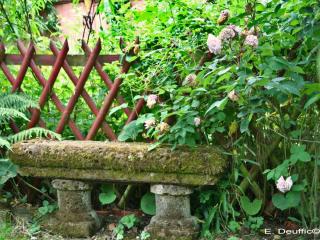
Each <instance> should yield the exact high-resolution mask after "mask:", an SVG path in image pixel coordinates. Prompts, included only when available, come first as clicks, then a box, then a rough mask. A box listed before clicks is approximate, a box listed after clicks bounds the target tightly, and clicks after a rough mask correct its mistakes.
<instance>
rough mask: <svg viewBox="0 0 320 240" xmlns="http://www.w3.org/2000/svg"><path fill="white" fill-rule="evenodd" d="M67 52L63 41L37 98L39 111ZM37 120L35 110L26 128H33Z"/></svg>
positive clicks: (38, 115)
mask: <svg viewBox="0 0 320 240" xmlns="http://www.w3.org/2000/svg"><path fill="white" fill-rule="evenodd" d="M68 51H69V46H68V42H67V41H65V42H64V44H63V47H62V50H61V52H60V54H59V55H58V57H57V59H56V61H55V63H54V65H53V68H52V70H51V73H50V76H49V78H48V81H47V82H46V85H45V87H44V88H43V90H42V93H41V95H40V98H39V107H40V109H42V108H43V107H44V106H45V104H46V101H47V99H48V95H49V94H50V92H51V91H52V88H53V85H54V83H55V81H56V79H57V77H58V74H59V72H60V69H61V67H62V64H63V62H64V60H65V58H66V56H67V54H68ZM39 118H40V110H39V109H37V110H36V111H34V113H33V115H32V117H31V120H30V122H29V125H28V126H29V127H34V126H35V125H36V124H37V123H38V121H39Z"/></svg>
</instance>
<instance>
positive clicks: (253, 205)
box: [240, 196, 262, 216]
mask: <svg viewBox="0 0 320 240" xmlns="http://www.w3.org/2000/svg"><path fill="white" fill-rule="evenodd" d="M240 204H241V207H242V209H243V210H244V211H245V212H246V214H248V215H250V216H253V215H256V214H257V213H258V212H259V211H260V209H261V206H262V200H259V199H254V200H253V201H252V202H251V201H250V199H249V198H248V197H247V196H242V197H241V198H240Z"/></svg>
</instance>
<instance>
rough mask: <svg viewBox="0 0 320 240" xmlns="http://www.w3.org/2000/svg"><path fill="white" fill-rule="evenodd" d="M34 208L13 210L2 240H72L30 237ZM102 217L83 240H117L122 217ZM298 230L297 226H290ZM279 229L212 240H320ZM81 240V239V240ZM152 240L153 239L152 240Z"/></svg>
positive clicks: (133, 235)
mask: <svg viewBox="0 0 320 240" xmlns="http://www.w3.org/2000/svg"><path fill="white" fill-rule="evenodd" d="M33 211H34V209H32V208H29V209H27V208H20V209H15V210H13V213H14V216H13V218H12V226H13V227H12V230H11V234H10V235H8V236H5V237H2V236H1V233H0V240H11V239H12V240H29V239H30V240H71V239H70V238H64V237H62V236H58V235H54V234H52V233H50V232H47V231H45V230H43V229H40V230H39V231H38V232H37V233H36V234H34V235H32V236H31V235H30V227H32V226H31V225H30V223H28V222H30V220H31V219H32V212H33ZM100 217H101V218H102V219H103V222H104V224H103V227H102V228H101V230H100V231H99V232H98V233H97V234H96V235H95V236H92V237H91V238H87V239H81V240H115V239H116V237H115V236H114V234H113V229H114V228H115V227H116V224H117V223H118V222H119V219H120V216H119V215H118V214H116V215H113V214H110V213H109V214H108V217H107V218H106V217H104V216H103V215H101V214H100ZM139 220H140V221H139V223H138V224H137V227H134V228H132V229H131V230H130V231H128V232H126V237H125V240H134V239H135V240H137V239H139V237H138V236H139V233H140V232H141V231H142V230H143V228H144V227H145V226H146V225H147V224H148V223H149V221H150V217H149V216H146V215H140V216H139ZM289 227H293V228H296V227H297V226H289ZM279 228H285V229H288V226H281V225H279V224H275V223H274V222H272V221H265V224H264V226H263V228H262V229H261V230H260V231H257V232H255V233H251V232H250V231H249V230H248V229H245V228H243V229H241V231H240V233H239V234H236V235H234V234H220V235H217V236H215V237H214V238H212V240H282V239H283V240H320V235H318V236H310V235H309V236H306V235H287V236H285V235H280V234H275V233H276V230H275V229H279ZM265 229H270V230H271V233H272V234H270V235H266V234H265V231H266V230H265ZM72 240H78V239H72ZM79 240H80V239H79ZM150 240H151V239H150Z"/></svg>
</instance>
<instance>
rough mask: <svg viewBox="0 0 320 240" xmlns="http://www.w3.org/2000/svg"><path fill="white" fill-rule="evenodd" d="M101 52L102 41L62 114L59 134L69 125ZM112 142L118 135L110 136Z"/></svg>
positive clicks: (57, 130) (94, 51)
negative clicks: (71, 115)
mask: <svg viewBox="0 0 320 240" xmlns="http://www.w3.org/2000/svg"><path fill="white" fill-rule="evenodd" d="M100 51H101V41H100V39H99V40H98V42H97V44H96V46H95V48H94V50H93V52H92V54H91V55H90V57H89V59H88V62H87V64H86V66H85V67H84V69H83V71H82V73H81V75H80V77H79V81H78V83H77V85H76V88H75V92H74V94H73V95H72V96H71V98H70V100H69V102H68V105H67V107H66V108H65V111H64V112H63V113H62V116H61V119H60V121H59V123H58V126H57V128H56V132H57V133H62V131H63V129H64V126H65V124H66V123H67V121H68V119H69V117H70V114H71V113H72V111H73V109H74V107H75V104H76V102H77V100H78V98H79V97H80V95H81V93H82V91H83V88H84V85H85V83H86V81H87V79H88V77H89V74H90V72H91V70H92V68H93V66H94V63H95V61H96V59H97V57H98V55H99V53H100ZM108 137H109V138H110V139H111V140H114V139H116V138H117V137H116V135H115V134H114V133H113V132H112V134H110V135H109V136H108Z"/></svg>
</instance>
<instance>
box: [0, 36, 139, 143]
mask: <svg viewBox="0 0 320 240" xmlns="http://www.w3.org/2000/svg"><path fill="white" fill-rule="evenodd" d="M135 44H139V39H138V38H137V39H136V41H135ZM18 49H19V51H20V55H17V54H6V53H5V47H4V44H3V43H0V67H1V70H2V71H3V73H4V75H5V76H6V78H7V79H8V80H9V82H10V83H11V85H12V89H11V92H16V91H22V90H21V85H22V83H23V80H24V78H25V75H26V73H27V70H28V68H29V67H30V68H31V70H32V72H33V74H34V76H35V78H36V80H37V81H38V82H39V84H40V85H41V86H42V87H43V89H42V92H41V95H40V97H39V106H40V109H30V110H29V111H30V113H31V120H30V122H29V123H28V128H32V127H34V126H36V125H38V124H39V126H41V127H44V128H45V127H46V124H45V122H44V121H43V120H42V119H41V116H40V115H41V109H43V107H44V106H45V104H46V102H47V101H48V99H51V100H52V102H53V103H54V105H55V106H56V108H57V109H58V111H59V112H60V113H61V117H60V119H59V122H58V125H57V127H56V129H55V131H56V132H57V133H62V132H63V130H64V128H65V126H66V125H69V127H70V129H71V131H72V132H73V134H74V136H75V137H76V138H77V139H78V140H92V139H94V137H95V135H96V134H97V132H98V130H99V129H100V128H102V130H103V132H104V134H105V135H106V136H107V138H108V139H109V140H112V141H116V140H117V136H116V134H115V133H114V131H113V129H112V128H111V127H110V126H109V125H108V123H107V122H106V121H105V118H106V115H107V113H108V111H109V110H110V107H111V105H112V103H113V101H114V100H115V99H116V100H117V101H118V103H120V104H123V103H125V100H124V98H123V97H122V96H121V95H119V94H118V93H119V89H120V85H121V83H122V81H123V79H122V77H121V76H122V74H125V73H127V72H128V71H129V69H130V67H131V65H132V62H127V61H126V60H125V58H123V62H122V66H121V71H120V75H119V77H116V79H114V81H112V80H111V79H110V77H109V76H108V74H107V73H106V72H105V71H104V70H103V68H102V66H103V64H104V63H112V62H114V61H119V58H120V57H119V55H99V54H100V51H101V41H100V39H99V40H98V41H97V43H96V45H95V47H94V49H92V50H91V49H90V48H89V46H88V45H87V44H86V43H85V42H82V49H83V51H84V52H85V55H84V56H79V55H77V56H75V57H73V56H72V55H71V56H70V55H69V56H68V51H69V46H68V41H65V42H64V44H63V46H62V49H61V50H58V48H57V47H56V45H55V44H54V43H53V42H52V41H51V43H50V49H51V51H52V53H53V55H36V54H35V47H34V44H33V43H30V45H29V47H28V48H26V47H25V46H24V44H23V43H22V42H20V41H18ZM128 54H130V55H132V54H134V53H133V50H130V51H129V52H128ZM9 64H14V65H20V69H19V71H18V74H17V77H16V78H15V77H14V76H13V75H12V73H11V71H10V69H9V68H8V66H7V65H9ZM38 65H52V66H53V67H52V70H51V73H50V75H49V77H48V79H47V80H46V79H45V77H44V76H43V75H42V73H41V70H40V68H39V67H38ZM81 65H84V68H83V71H82V73H81V74H80V76H79V77H77V76H76V75H75V73H74V71H73V70H72V68H71V66H81ZM93 68H95V69H96V71H97V72H98V74H99V76H100V77H101V79H102V80H103V82H104V83H105V84H106V86H107V88H108V89H109V92H108V94H107V95H106V97H105V99H104V101H103V104H102V106H101V108H100V109H98V107H97V106H96V104H95V103H94V101H93V100H92V98H91V97H90V96H89V94H88V92H87V91H86V90H85V83H86V81H87V80H88V78H89V75H90V73H91V71H92V70H93ZM61 69H64V71H65V72H66V74H67V76H68V77H69V78H70V80H71V81H72V83H73V84H74V86H75V91H74V93H73V95H72V96H71V98H70V99H69V101H68V103H67V105H66V106H64V105H63V104H62V102H61V101H60V99H59V97H58V96H57V95H56V94H55V93H54V91H53V86H54V83H55V81H56V80H57V77H58V74H59V72H60V70H61ZM80 96H82V98H83V99H84V100H85V102H86V104H87V105H88V107H89V109H90V110H91V111H92V113H93V114H94V115H95V116H96V119H95V120H94V122H93V124H92V126H91V127H90V129H89V132H88V134H87V136H83V134H82V133H81V131H80V130H79V128H78V127H77V125H76V123H75V122H74V121H72V120H71V119H70V115H71V113H72V112H73V110H74V107H75V105H76V103H77V101H78V100H79V98H80ZM144 104H145V102H144V100H143V98H141V99H139V100H138V101H137V103H136V105H135V107H134V109H129V108H124V109H123V111H124V113H125V114H126V115H127V116H128V119H127V121H126V124H127V123H129V122H131V121H132V120H134V119H135V118H136V117H137V116H138V114H139V113H140V112H141V110H142V108H143V106H144ZM10 126H11V128H12V130H13V131H14V132H15V133H17V132H19V128H18V126H17V125H16V123H15V122H14V121H11V123H10Z"/></svg>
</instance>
